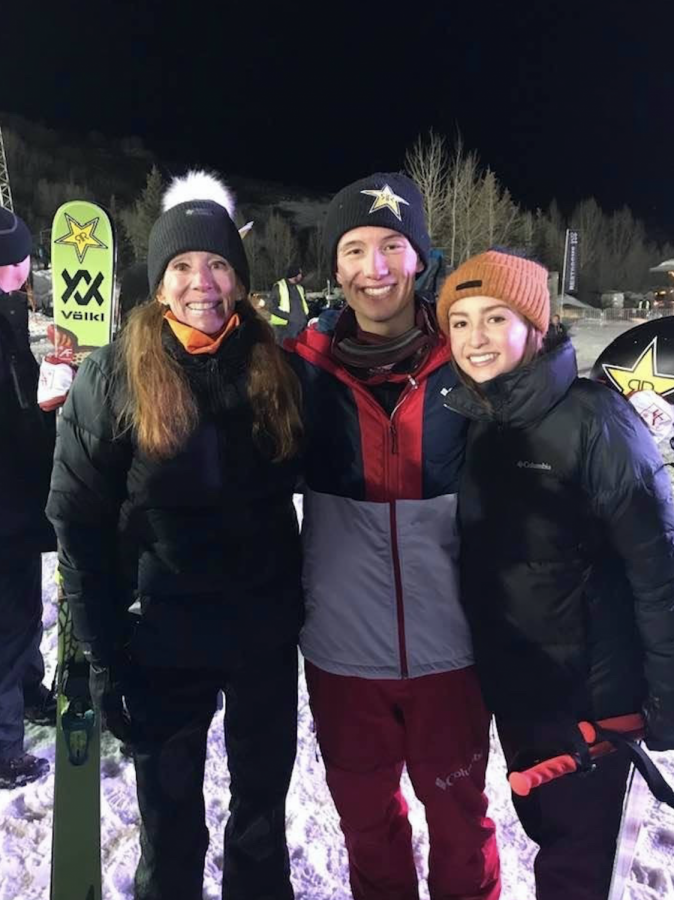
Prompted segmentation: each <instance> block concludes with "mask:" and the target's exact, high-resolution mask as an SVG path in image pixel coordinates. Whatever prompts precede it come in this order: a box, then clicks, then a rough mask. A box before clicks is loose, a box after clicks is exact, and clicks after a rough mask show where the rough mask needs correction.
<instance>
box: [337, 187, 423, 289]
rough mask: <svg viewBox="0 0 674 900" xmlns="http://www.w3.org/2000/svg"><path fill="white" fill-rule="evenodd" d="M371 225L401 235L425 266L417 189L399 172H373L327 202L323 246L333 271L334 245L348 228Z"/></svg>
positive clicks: (421, 219) (419, 200) (419, 198)
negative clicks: (388, 229) (328, 203)
mask: <svg viewBox="0 0 674 900" xmlns="http://www.w3.org/2000/svg"><path fill="white" fill-rule="evenodd" d="M363 225H374V226H377V227H379V228H390V229H392V230H393V231H398V232H399V233H400V234H402V235H404V236H405V237H406V238H407V239H408V241H409V242H410V244H412V246H413V247H414V249H415V250H416V252H417V253H418V254H419V258H420V260H421V262H422V263H423V265H424V268H426V266H427V265H428V255H429V253H430V250H431V239H430V237H429V234H428V229H427V228H426V216H425V213H424V201H423V199H422V196H421V194H420V192H419V188H418V187H417V186H416V184H415V183H414V182H413V181H412V179H411V178H408V177H407V175H403V174H402V173H400V172H375V174H374V175H370V176H368V177H367V178H361V179H359V180H358V181H354V182H353V184H348V185H347V186H346V187H344V188H342V190H341V191H339V193H338V194H335V196H334V197H333V198H332V200H331V201H330V205H329V206H328V213H327V216H326V218H325V224H324V226H323V247H324V249H325V253H326V256H327V259H328V262H329V263H330V265H331V267H332V271H333V272H334V271H335V268H336V259H337V245H338V244H339V241H340V238H341V237H342V235H344V234H346V232H347V231H351V229H352V228H360V227H361V226H363Z"/></svg>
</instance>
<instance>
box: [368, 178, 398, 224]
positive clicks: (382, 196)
mask: <svg viewBox="0 0 674 900" xmlns="http://www.w3.org/2000/svg"><path fill="white" fill-rule="evenodd" d="M361 194H367V195H368V196H369V197H374V198H375V201H374V203H373V204H372V206H371V207H370V208H369V210H368V213H367V214H368V216H369V215H370V213H373V212H376V211H377V210H378V209H390V210H391V212H392V213H393V215H394V216H395V217H396V219H398V221H399V222H402V220H403V219H402V216H401V215H400V204H401V203H404V204H405V206H409V203H408V202H407V200H405V198H404V197H399V196H398V195H397V194H394V193H393V191H392V190H391V188H390V187H389V186H388V185H387V184H385V185H384V187H383V188H380V189H379V190H371V191H361Z"/></svg>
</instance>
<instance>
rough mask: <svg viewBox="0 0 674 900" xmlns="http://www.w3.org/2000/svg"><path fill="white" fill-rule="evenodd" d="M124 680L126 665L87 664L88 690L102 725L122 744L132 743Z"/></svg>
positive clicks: (126, 671) (132, 731)
mask: <svg viewBox="0 0 674 900" xmlns="http://www.w3.org/2000/svg"><path fill="white" fill-rule="evenodd" d="M125 678H128V664H124V663H117V664H115V665H110V666H104V665H101V664H100V663H99V662H97V661H92V660H90V662H89V690H90V692H91V699H92V701H93V704H94V706H95V707H96V710H97V711H98V712H99V713H100V715H101V723H102V725H103V726H104V727H106V728H107V729H108V731H110V732H111V733H112V734H114V736H115V737H116V738H118V739H119V740H120V741H122V743H132V742H133V738H134V728H133V723H132V721H131V717H130V715H129V711H128V709H127V707H126V703H125V701H124V684H125Z"/></svg>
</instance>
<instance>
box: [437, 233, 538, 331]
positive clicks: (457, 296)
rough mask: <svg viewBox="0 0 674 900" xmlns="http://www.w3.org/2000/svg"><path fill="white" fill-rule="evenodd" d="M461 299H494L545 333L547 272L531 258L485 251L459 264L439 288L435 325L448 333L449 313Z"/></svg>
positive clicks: (496, 251)
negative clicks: (509, 307) (436, 321)
mask: <svg viewBox="0 0 674 900" xmlns="http://www.w3.org/2000/svg"><path fill="white" fill-rule="evenodd" d="M464 297H494V298H495V299H496V300H502V301H503V302H504V303H506V304H507V305H508V306H511V307H512V308H513V309H514V310H516V311H517V312H518V313H520V314H521V315H523V316H524V318H525V319H528V320H529V322H531V324H532V325H533V326H534V327H535V328H537V329H538V331H540V332H542V333H543V334H545V332H546V331H547V330H548V325H549V324H550V292H549V290H548V270H547V269H545V268H543V266H540V265H539V264H538V263H535V262H532V261H531V260H530V259H523V258H522V257H521V256H513V255H512V254H510V253H501V252H500V251H498V250H487V252H486V253H480V254H479V255H478V256H473V257H471V259H467V260H466V262H465V263H462V264H461V265H460V266H459V268H458V269H456V270H455V271H454V272H452V273H451V275H449V276H448V277H447V279H446V280H445V282H444V284H443V285H442V290H441V291H440V296H439V297H438V305H437V312H438V324H439V325H440V328H442V330H443V331H444V332H445V334H447V333H448V331H449V310H450V309H451V306H452V304H453V303H456V301H457V300H463V298H464Z"/></svg>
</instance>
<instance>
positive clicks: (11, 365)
mask: <svg viewBox="0 0 674 900" xmlns="http://www.w3.org/2000/svg"><path fill="white" fill-rule="evenodd" d="M38 375H39V367H38V364H37V362H36V360H35V357H34V356H33V354H32V351H31V349H30V342H29V336H28V304H27V298H26V295H25V294H22V293H18V292H16V293H11V294H7V293H4V292H3V291H0V563H5V562H11V561H14V560H16V557H17V554H23V553H36V552H39V551H47V550H55V549H56V538H55V536H54V531H53V529H52V527H51V525H50V524H49V522H48V521H47V519H46V518H45V515H44V506H45V503H46V502H47V494H48V491H49V478H50V475H51V466H52V457H53V453H54V413H44V412H42V410H41V409H40V408H39V406H38V405H37V382H38Z"/></svg>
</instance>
